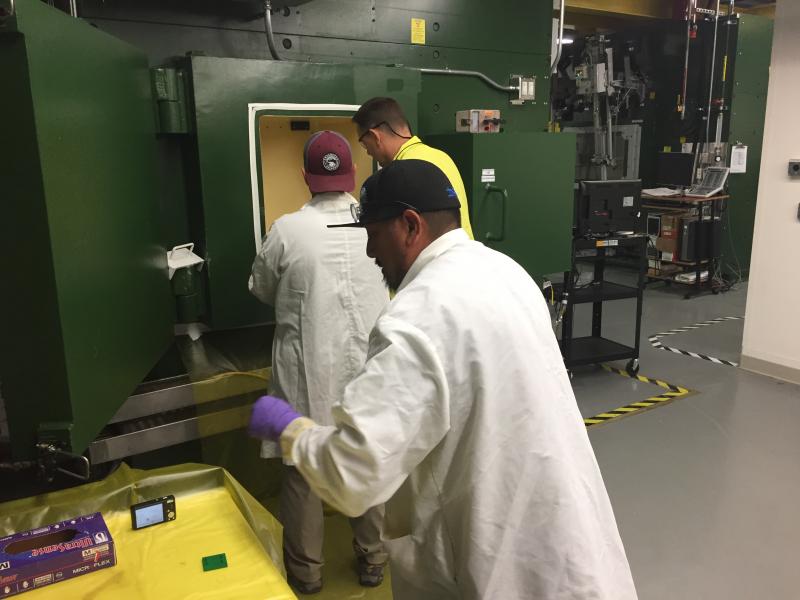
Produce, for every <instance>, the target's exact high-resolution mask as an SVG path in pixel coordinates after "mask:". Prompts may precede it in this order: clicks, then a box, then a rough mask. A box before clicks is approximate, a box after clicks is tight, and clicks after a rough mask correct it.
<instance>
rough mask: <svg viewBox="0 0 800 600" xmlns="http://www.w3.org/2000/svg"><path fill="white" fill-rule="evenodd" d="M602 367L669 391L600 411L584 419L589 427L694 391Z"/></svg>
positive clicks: (660, 404)
mask: <svg viewBox="0 0 800 600" xmlns="http://www.w3.org/2000/svg"><path fill="white" fill-rule="evenodd" d="M602 367H603V368H604V369H605V370H606V371H609V372H610V373H616V374H617V375H622V376H623V377H627V378H629V379H637V380H639V381H641V382H642V383H651V384H653V385H657V386H658V387H660V388H663V389H665V390H667V391H666V392H663V393H661V394H658V395H656V396H650V397H649V398H645V399H644V400H640V401H638V402H632V403H631V404H627V405H626V406H620V407H619V408H615V409H614V410H608V411H606V412H602V413H600V414H599V415H594V416H593V417H589V418H587V419H584V420H583V423H584V425H586V427H587V428H589V427H594V426H595V425H601V424H603V423H608V422H609V421H613V420H614V419H619V418H621V417H628V416H630V415H635V414H639V413H642V412H644V411H646V410H650V409H652V408H656V407H657V406H664V405H665V404H669V403H670V402H672V401H674V400H677V399H678V398H683V397H685V396H688V395H689V394H691V393H692V391H691V390H689V389H687V388H683V387H681V386H679V385H673V384H671V383H668V382H666V381H661V380H660V379H653V378H652V377H645V376H644V375H631V374H630V373H628V372H627V371H625V370H623V369H617V368H614V367H610V366H608V365H602Z"/></svg>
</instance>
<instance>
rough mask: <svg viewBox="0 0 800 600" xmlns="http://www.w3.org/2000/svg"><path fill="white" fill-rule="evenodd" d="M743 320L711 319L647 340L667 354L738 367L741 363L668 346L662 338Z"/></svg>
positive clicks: (677, 328) (659, 334) (736, 318)
mask: <svg viewBox="0 0 800 600" xmlns="http://www.w3.org/2000/svg"><path fill="white" fill-rule="evenodd" d="M743 319H744V317H719V318H717V319H709V320H708V321H701V322H699V323H694V324H693V325H687V326H686V327H676V328H675V329H670V330H668V331H662V332H661V333H654V334H653V335H651V336H650V337H649V338H647V340H648V341H649V342H650V345H651V346H652V347H653V348H655V349H656V350H666V351H667V352H672V353H673V354H682V355H683V356H689V357H691V358H699V359H700V360H707V361H708V362H712V363H714V364H717V365H725V366H726V367H738V366H739V363H736V362H733V361H732V360H725V359H722V358H716V357H714V356H708V355H707V354H700V353H699V352H692V351H691V350H684V349H682V348H674V347H672V346H666V345H664V344H663V343H662V341H661V338H663V337H667V336H670V335H676V334H678V333H685V332H687V331H693V330H696V329H700V328H702V327H709V326H711V325H717V324H718V323H725V322H726V321H741V320H743Z"/></svg>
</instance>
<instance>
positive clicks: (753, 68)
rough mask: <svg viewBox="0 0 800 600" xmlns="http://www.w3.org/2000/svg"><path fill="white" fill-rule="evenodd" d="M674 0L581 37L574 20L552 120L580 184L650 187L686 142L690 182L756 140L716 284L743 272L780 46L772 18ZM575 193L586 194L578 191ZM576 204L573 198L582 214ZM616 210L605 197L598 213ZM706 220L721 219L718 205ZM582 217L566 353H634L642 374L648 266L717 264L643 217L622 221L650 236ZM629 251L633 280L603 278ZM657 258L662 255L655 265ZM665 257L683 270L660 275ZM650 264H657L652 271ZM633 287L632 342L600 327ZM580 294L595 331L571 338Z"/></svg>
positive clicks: (564, 318) (601, 356) (562, 314)
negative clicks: (665, 13)
mask: <svg viewBox="0 0 800 600" xmlns="http://www.w3.org/2000/svg"><path fill="white" fill-rule="evenodd" d="M673 4H674V6H675V10H674V14H673V15H672V17H673V18H672V19H671V20H670V19H664V20H661V21H657V22H650V23H648V24H641V23H637V24H635V25H634V24H633V23H632V24H631V25H630V26H625V25H624V22H620V21H616V22H614V23H608V24H606V23H602V22H600V23H598V22H593V23H592V24H591V26H590V27H587V26H586V25H585V24H584V26H583V27H582V30H581V31H580V34H579V35H578V31H577V30H576V29H575V28H574V27H573V28H572V29H573V32H572V34H571V37H570V41H571V42H573V43H572V44H571V45H567V46H565V48H564V51H563V52H562V54H561V57H560V59H559V60H558V61H557V64H556V65H555V67H556V68H555V71H556V75H555V80H554V83H553V102H552V111H553V120H554V123H555V125H554V128H556V129H559V130H562V131H567V132H573V133H575V134H577V152H576V154H577V156H576V171H575V179H576V182H577V183H576V189H577V190H580V189H582V188H583V186H584V184H586V183H593V182H592V180H600V181H599V183H603V182H605V181H608V183H610V184H614V181H615V180H638V179H641V180H642V181H643V183H644V185H643V186H642V187H644V188H653V187H656V186H657V185H663V184H666V183H673V182H670V181H666V180H664V179H661V177H663V175H662V174H661V173H659V169H658V166H659V161H660V160H661V159H662V158H663V155H664V154H665V153H667V154H668V155H669V156H671V157H673V158H674V157H675V156H678V158H682V157H683V156H684V155H683V154H680V153H683V152H686V153H687V154H686V155H685V156H686V157H687V158H688V159H689V164H688V165H687V166H688V167H689V168H690V169H691V179H690V181H689V182H687V183H688V184H691V183H692V182H693V181H695V180H700V179H702V176H703V173H704V172H705V171H706V170H707V169H708V168H711V167H714V166H724V165H726V164H727V162H728V160H729V157H730V146H731V145H732V144H742V145H749V146H750V152H751V153H753V155H754V158H753V159H752V162H751V163H750V164H751V167H750V169H749V170H748V172H747V173H741V174H737V175H736V176H735V178H736V179H735V180H734V178H732V179H731V187H732V188H733V191H734V194H738V196H734V201H733V202H732V203H731V205H730V207H728V208H727V210H726V211H725V216H726V219H727V221H728V230H729V233H730V231H732V230H735V231H736V232H737V235H736V236H734V235H732V234H731V235H728V236H727V240H726V242H727V243H726V244H725V248H724V252H725V260H724V261H721V262H719V263H715V262H714V261H712V260H709V261H706V262H708V263H709V264H712V263H713V264H719V265H725V268H726V269H727V272H724V271H723V267H722V266H720V267H719V268H718V269H717V270H716V271H717V272H715V273H714V275H713V276H714V280H715V281H720V282H721V283H720V285H719V286H718V287H712V289H714V290H715V291H716V290H717V289H719V288H720V287H722V286H730V285H732V282H733V281H739V280H741V278H742V271H743V270H746V266H747V263H748V262H749V253H750V239H751V238H750V232H751V231H752V228H753V218H754V214H755V196H756V193H755V190H756V185H757V183H756V184H754V182H757V180H758V157H759V156H760V145H761V134H762V131H763V115H764V108H765V96H764V92H765V91H766V85H765V84H764V80H765V78H766V77H767V76H768V65H769V56H768V53H767V52H766V51H765V49H768V48H769V46H770V45H771V25H770V24H769V20H768V19H764V18H759V17H751V16H749V15H747V16H740V15H737V14H736V13H735V9H734V2H733V1H730V0H729V1H727V2H722V3H721V2H719V1H716V2H712V3H711V4H710V6H711V8H702V7H700V6H699V4H700V3H698V2H696V0H686V1H685V2H675V3H673ZM605 25H612V27H605ZM758 86H761V87H758ZM682 162H685V161H682ZM712 170H713V169H712ZM631 183H633V181H632V182H631ZM576 197H578V198H579V197H581V193H580V191H578V192H576ZM636 203H637V205H638V197H637V199H636ZM673 206H676V205H675V204H674V203H673ZM695 206H697V205H695ZM579 212H580V211H579V210H578V209H577V208H576V216H577V215H578V213H579ZM612 212H613V211H612V210H611V207H610V206H606V207H604V208H603V207H601V208H600V209H599V211H598V213H597V214H598V215H606V216H608V215H609V214H610V213H612ZM695 218H697V217H695ZM703 218H708V219H711V220H713V219H714V217H713V215H708V216H707V217H703ZM717 220H719V219H718V218H717ZM579 221H580V219H578V221H576V237H575V240H574V241H573V263H574V264H573V269H572V271H571V272H569V273H566V274H565V284H564V288H563V289H564V290H565V293H564V295H563V302H562V305H561V307H562V308H561V309H560V310H559V311H558V313H557V319H558V320H559V322H562V325H563V327H562V349H563V350H564V357H565V361H566V363H567V365H568V366H571V365H573V364H582V363H591V362H600V361H604V360H612V359H615V358H616V359H622V358H628V359H630V362H629V363H628V367H627V368H628V370H629V372H631V373H634V372H635V371H636V370H638V361H637V359H638V347H639V344H638V337H639V330H640V315H641V308H642V307H641V303H642V293H641V287H642V286H643V285H644V282H645V279H646V278H645V275H646V274H647V275H648V276H649V275H650V273H651V272H652V273H653V274H654V276H655V277H658V279H660V280H665V281H668V282H670V283H671V282H672V281H673V278H675V279H674V280H675V281H678V282H680V281H681V279H679V277H680V276H682V275H681V274H680V270H682V269H692V268H696V270H697V274H696V276H697V279H698V285H699V278H700V270H701V268H706V269H709V268H711V267H710V266H708V265H706V267H701V266H700V265H701V262H700V261H699V260H698V261H697V262H696V264H694V263H687V262H685V260H688V259H685V260H684V262H683V263H682V266H679V265H678V262H679V261H678V260H677V258H676V255H675V254H674V253H668V252H661V248H660V247H657V245H658V244H659V242H660V241H661V240H660V239H659V233H660V232H658V231H656V232H655V235H653V236H651V237H650V240H649V242H647V240H646V236H645V232H644V229H643V226H642V225H643V221H642V224H641V225H640V226H639V227H638V228H634V227H629V226H617V227H615V228H616V229H623V230H631V231H635V234H636V235H635V236H634V237H636V236H639V237H642V236H645V241H646V242H647V243H645V244H642V243H640V242H641V241H642V240H641V239H626V238H624V237H620V238H619V239H616V238H615V236H614V235H611V234H607V233H597V232H596V231H595V232H589V233H587V231H586V230H585V228H584V229H581V227H580V223H579ZM613 229H614V228H612V233H613ZM742 235H746V237H740V236H742ZM612 242H613V243H612ZM610 246H615V247H610ZM667 257H668V258H667ZM620 258H624V259H625V264H626V265H628V266H629V267H631V268H633V269H635V270H636V271H637V278H636V281H637V282H638V283H637V285H636V286H620V284H616V283H610V282H608V281H605V280H604V277H605V270H604V264H605V263H606V262H611V261H617V262H619V259H620ZM662 258H663V259H664V260H663V261H662ZM648 259H653V260H650V261H649V263H648ZM662 262H663V263H669V268H671V269H676V270H674V271H673V270H670V271H669V274H668V275H662V272H661V271H660V268H661V265H662ZM579 263H580V264H581V266H582V267H585V268H584V269H583V272H584V273H592V274H593V276H592V277H591V278H590V280H589V281H584V282H581V281H578V279H579V278H580V272H581V268H579V267H578V266H577V265H578V264H579ZM648 266H651V267H653V268H652V269H650V270H648ZM590 267H591V268H590ZM664 268H665V269H666V268H667V267H666V266H665V267H664ZM664 272H665V273H666V272H667V271H666V270H665V271H664ZM709 283H711V277H709ZM709 287H711V286H709ZM621 288H625V290H624V292H623V291H621ZM723 289H726V288H723ZM626 297H627V298H631V299H632V298H636V299H637V303H636V308H635V310H634V309H633V305H631V310H630V314H631V315H636V320H635V326H634V327H633V330H634V331H635V335H634V340H635V341H634V344H633V345H630V346H629V345H624V346H623V345H622V344H619V343H617V342H616V341H610V340H606V339H604V338H602V337H601V317H602V302H603V301H607V300H617V299H622V298H626ZM581 302H584V303H591V304H592V306H593V310H592V333H591V336H588V337H581V338H573V329H572V318H573V305H574V304H577V303H581Z"/></svg>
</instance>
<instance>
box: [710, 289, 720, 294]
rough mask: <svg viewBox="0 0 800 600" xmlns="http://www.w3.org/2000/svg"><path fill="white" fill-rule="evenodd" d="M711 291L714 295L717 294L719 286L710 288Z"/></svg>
mask: <svg viewBox="0 0 800 600" xmlns="http://www.w3.org/2000/svg"><path fill="white" fill-rule="evenodd" d="M711 293H712V294H714V295H715V296H716V295H717V294H719V288H711Z"/></svg>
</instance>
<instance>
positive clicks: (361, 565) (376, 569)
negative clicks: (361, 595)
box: [357, 556, 386, 587]
mask: <svg viewBox="0 0 800 600" xmlns="http://www.w3.org/2000/svg"><path fill="white" fill-rule="evenodd" d="M357 558H358V583H359V584H361V585H362V586H364V587H378V586H379V585H380V584H381V583H383V568H384V567H385V566H386V563H383V564H381V565H373V564H370V563H368V562H367V559H366V558H364V557H363V556H359V557H357Z"/></svg>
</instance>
